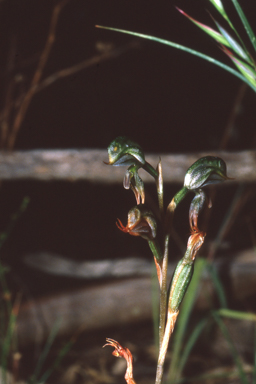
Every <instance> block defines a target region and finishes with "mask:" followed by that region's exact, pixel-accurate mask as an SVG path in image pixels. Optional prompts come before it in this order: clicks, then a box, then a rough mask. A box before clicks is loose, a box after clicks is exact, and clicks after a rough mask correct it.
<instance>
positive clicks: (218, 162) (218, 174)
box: [184, 156, 229, 190]
mask: <svg viewBox="0 0 256 384" xmlns="http://www.w3.org/2000/svg"><path fill="white" fill-rule="evenodd" d="M227 179H229V177H227V169H226V163H225V161H224V160H222V159H221V158H220V157H214V156H205V157H202V158H201V159H199V160H197V161H196V162H195V163H194V164H192V165H191V167H189V169H188V170H187V173H186V175H185V180H184V187H185V188H187V189H188V190H194V189H198V188H203V187H205V186H206V185H209V184H216V183H219V182H222V181H224V180H227Z"/></svg>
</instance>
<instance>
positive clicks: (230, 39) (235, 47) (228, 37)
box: [215, 21, 253, 64]
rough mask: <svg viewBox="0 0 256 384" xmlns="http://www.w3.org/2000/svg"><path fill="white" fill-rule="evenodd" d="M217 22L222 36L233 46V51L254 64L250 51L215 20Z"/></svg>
mask: <svg viewBox="0 0 256 384" xmlns="http://www.w3.org/2000/svg"><path fill="white" fill-rule="evenodd" d="M215 23H216V25H217V27H218V29H219V31H220V33H221V34H222V36H223V37H224V38H225V40H226V41H227V42H228V44H229V47H231V48H232V49H233V51H234V52H235V53H236V54H237V55H239V56H240V57H241V58H242V59H244V60H245V61H247V62H248V63H250V64H253V61H252V59H251V58H250V56H249V54H248V52H247V51H246V50H245V49H244V48H242V47H241V45H240V44H238V42H237V41H236V40H235V39H233V37H232V36H231V35H230V34H229V33H228V32H227V31H226V30H225V29H224V28H222V26H221V25H220V24H219V23H218V22H217V21H215Z"/></svg>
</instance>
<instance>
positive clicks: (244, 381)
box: [212, 312, 249, 384]
mask: <svg viewBox="0 0 256 384" xmlns="http://www.w3.org/2000/svg"><path fill="white" fill-rule="evenodd" d="M212 315H213V318H214V320H215V321H216V323H217V324H218V326H219V328H220V330H221V332H222V334H223V336H224V337H225V339H226V340H227V343H228V346H229V349H230V352H231V354H232V356H233V359H234V362H235V364H236V366H237V369H238V373H239V377H240V380H241V383H242V384H249V381H248V380H247V377H246V374H245V372H244V370H243V366H242V362H241V359H240V356H239V354H238V352H237V350H236V348H235V346H234V343H233V341H232V339H231V337H230V334H229V332H228V329H227V327H226V325H225V324H224V323H223V321H222V320H221V318H220V317H219V315H218V313H217V312H212Z"/></svg>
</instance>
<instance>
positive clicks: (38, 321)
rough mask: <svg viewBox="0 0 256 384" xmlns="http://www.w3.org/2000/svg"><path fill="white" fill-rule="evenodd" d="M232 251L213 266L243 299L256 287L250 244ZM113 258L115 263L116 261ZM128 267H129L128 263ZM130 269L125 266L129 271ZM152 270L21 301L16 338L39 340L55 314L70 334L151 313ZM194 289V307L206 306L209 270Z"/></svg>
mask: <svg viewBox="0 0 256 384" xmlns="http://www.w3.org/2000/svg"><path fill="white" fill-rule="evenodd" d="M236 256H237V257H236V258H234V259H233V258H231V259H221V260H220V261H218V262H217V263H216V267H217V269H218V271H219V273H220V275H221V276H222V278H223V283H224V284H225V283H226V281H228V288H229V290H230V291H231V292H232V295H233V297H234V298H236V299H237V300H243V299H244V298H246V297H248V296H251V295H253V294H255V292H256V262H255V255H254V252H253V251H252V250H249V251H247V252H243V253H241V254H238V255H236ZM130 260H134V259H130ZM118 263H119V267H120V261H118ZM127 263H128V260H124V266H125V265H127ZM136 265H137V264H136ZM147 265H151V263H150V262H149V263H148V264H147ZM129 269H130V271H131V270H132V267H131V266H130V267H129ZM173 269H174V264H173V265H170V268H169V273H170V275H171V274H172V272H173ZM129 273H130V272H129V271H128V275H129ZM151 273H152V272H151V268H145V270H143V269H142V270H141V275H142V276H141V277H131V278H125V279H124V278H123V279H118V280H115V281H113V280H111V281H109V282H107V283H101V284H100V285H99V286H96V287H95V285H94V286H91V287H88V286H87V287H85V288H81V289H79V290H75V291H68V292H64V293H62V294H58V295H55V296H51V297H44V298H42V299H39V300H37V301H36V302H29V303H26V304H23V305H22V306H21V307H20V311H19V315H18V321H17V332H18V337H19V343H20V344H22V345H26V344H30V343H33V342H42V341H43V340H45V339H46V337H47V336H48V335H49V332H50V330H51V329H52V327H53V325H54V324H55V323H56V321H58V320H61V324H60V329H59V335H70V336H71V335H74V334H76V333H77V332H78V331H82V330H87V331H88V330H95V329H99V328H103V327H107V326H116V325H121V324H125V323H132V322H135V321H139V320H146V319H150V318H151V317H152V277H151V276H149V275H150V274H151ZM85 274H86V273H85ZM112 276H113V275H112ZM123 276H124V274H123ZM80 277H81V273H80ZM198 292H199V295H198V298H197V304H196V305H197V308H199V309H206V308H209V305H210V304H209V303H210V302H211V300H209V298H210V299H213V297H214V295H215V293H214V286H213V283H212V281H211V279H210V278H209V275H207V274H205V276H204V278H203V281H202V286H201V287H199V291H198Z"/></svg>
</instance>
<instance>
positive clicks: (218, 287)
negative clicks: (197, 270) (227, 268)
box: [207, 263, 228, 308]
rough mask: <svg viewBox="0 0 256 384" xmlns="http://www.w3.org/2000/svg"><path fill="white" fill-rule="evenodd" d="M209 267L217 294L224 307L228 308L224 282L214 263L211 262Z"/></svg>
mask: <svg viewBox="0 0 256 384" xmlns="http://www.w3.org/2000/svg"><path fill="white" fill-rule="evenodd" d="M207 269H208V271H209V273H210V275H211V278H212V281H213V284H214V287H215V289H216V292H217V295H218V297H219V301H220V306H221V307H222V308H227V306H228V305H227V299H226V295H225V291H224V288H223V285H222V282H221V280H220V278H219V276H218V272H217V269H216V266H215V265H213V264H212V263H211V264H210V263H209V264H208V268H207Z"/></svg>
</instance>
